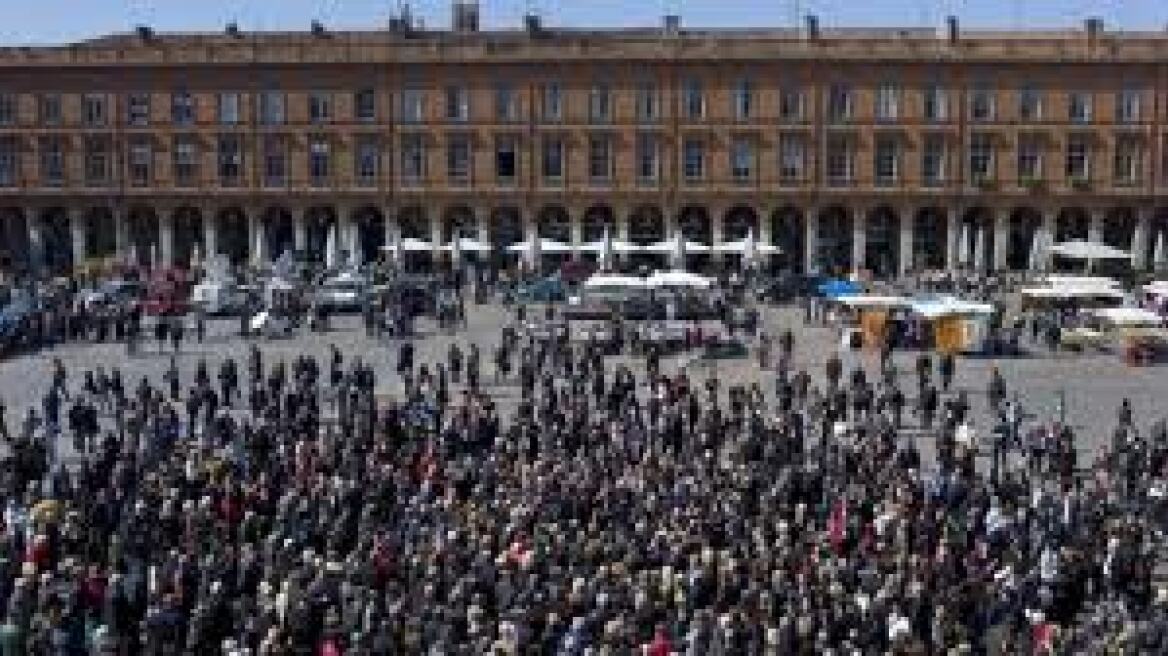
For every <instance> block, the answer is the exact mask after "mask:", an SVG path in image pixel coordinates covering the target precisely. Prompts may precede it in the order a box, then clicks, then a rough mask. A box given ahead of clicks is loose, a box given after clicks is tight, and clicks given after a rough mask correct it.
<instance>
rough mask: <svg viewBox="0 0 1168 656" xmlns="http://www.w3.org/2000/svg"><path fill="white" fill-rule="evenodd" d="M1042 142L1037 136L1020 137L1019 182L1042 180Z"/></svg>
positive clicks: (1023, 135) (1024, 135)
mask: <svg viewBox="0 0 1168 656" xmlns="http://www.w3.org/2000/svg"><path fill="white" fill-rule="evenodd" d="M1042 177H1043V176H1042V141H1041V137H1040V136H1039V135H1036V134H1022V135H1018V181H1019V182H1020V183H1023V184H1026V183H1027V181H1039V180H1042Z"/></svg>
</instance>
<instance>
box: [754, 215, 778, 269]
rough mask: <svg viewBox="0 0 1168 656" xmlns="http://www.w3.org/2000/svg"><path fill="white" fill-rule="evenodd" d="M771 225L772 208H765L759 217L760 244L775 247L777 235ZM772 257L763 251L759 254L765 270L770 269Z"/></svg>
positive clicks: (759, 259) (758, 235)
mask: <svg viewBox="0 0 1168 656" xmlns="http://www.w3.org/2000/svg"><path fill="white" fill-rule="evenodd" d="M772 228H773V226H772V225H771V208H770V207H766V206H763V208H762V211H761V213H760V214H759V215H758V234H757V235H755V237H757V238H758V242H759V243H760V244H767V245H769V246H774V240H775V235H774V231H773V230H772ZM772 257H773V256H772V255H769V254H767V253H763V252H762V249H759V252H758V261H759V263H760V264H761V265H762V267H763V268H764V269H770V266H771V259H772Z"/></svg>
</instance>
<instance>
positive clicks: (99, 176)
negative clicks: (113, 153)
mask: <svg viewBox="0 0 1168 656" xmlns="http://www.w3.org/2000/svg"><path fill="white" fill-rule="evenodd" d="M109 182H110V141H109V138H108V137H105V136H100V135H95V136H90V137H86V138H85V184H86V185H87V186H90V187H102V186H105V185H107V184H109Z"/></svg>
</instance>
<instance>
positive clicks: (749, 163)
mask: <svg viewBox="0 0 1168 656" xmlns="http://www.w3.org/2000/svg"><path fill="white" fill-rule="evenodd" d="M730 175H731V176H732V177H733V178H734V181H735V182H749V181H751V180H753V179H754V142H753V141H751V140H750V139H748V138H746V137H738V138H736V139H735V140H734V142H733V143H732V144H731V146H730Z"/></svg>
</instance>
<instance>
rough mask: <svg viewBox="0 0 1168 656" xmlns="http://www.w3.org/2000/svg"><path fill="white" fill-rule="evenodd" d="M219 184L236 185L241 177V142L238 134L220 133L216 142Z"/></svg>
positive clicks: (225, 185)
mask: <svg viewBox="0 0 1168 656" xmlns="http://www.w3.org/2000/svg"><path fill="white" fill-rule="evenodd" d="M217 150H218V165H219V185H220V186H223V187H237V186H239V183H240V182H241V181H242V178H243V143H242V140H241V139H240V136H239V135H238V134H231V133H228V134H221V135H219V143H218V149H217Z"/></svg>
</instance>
